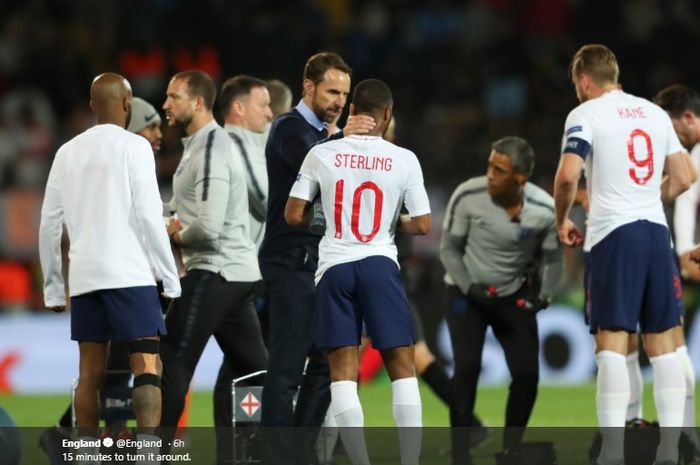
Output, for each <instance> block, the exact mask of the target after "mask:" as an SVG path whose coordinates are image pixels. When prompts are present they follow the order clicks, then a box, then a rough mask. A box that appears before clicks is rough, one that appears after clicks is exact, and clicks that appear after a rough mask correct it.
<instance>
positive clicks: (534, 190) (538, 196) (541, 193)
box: [525, 181, 554, 214]
mask: <svg viewBox="0 0 700 465" xmlns="http://www.w3.org/2000/svg"><path fill="white" fill-rule="evenodd" d="M525 199H526V201H527V202H528V203H529V204H531V205H535V206H537V207H540V208H543V209H545V210H547V211H549V212H550V213H552V214H553V213H554V198H553V197H552V196H551V195H550V194H549V192H547V191H546V190H544V189H542V188H541V187H540V186H538V185H536V184H533V183H531V182H529V181H528V182H527V183H526V184H525Z"/></svg>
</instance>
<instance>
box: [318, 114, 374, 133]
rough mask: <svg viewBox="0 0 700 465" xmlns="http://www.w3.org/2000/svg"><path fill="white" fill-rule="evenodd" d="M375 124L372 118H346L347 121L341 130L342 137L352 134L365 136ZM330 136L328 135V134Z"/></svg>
mask: <svg viewBox="0 0 700 465" xmlns="http://www.w3.org/2000/svg"><path fill="white" fill-rule="evenodd" d="M374 126H376V123H375V122H374V118H372V117H371V116H368V115H350V116H348V121H347V122H346V123H345V127H344V128H343V135H344V136H351V135H353V134H367V133H368V132H369V131H371V130H372V129H374ZM329 134H330V133H329Z"/></svg>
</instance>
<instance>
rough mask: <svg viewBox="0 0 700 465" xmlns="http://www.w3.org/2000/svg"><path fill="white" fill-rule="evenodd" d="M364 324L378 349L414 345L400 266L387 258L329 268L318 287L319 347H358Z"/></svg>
mask: <svg viewBox="0 0 700 465" xmlns="http://www.w3.org/2000/svg"><path fill="white" fill-rule="evenodd" d="M363 320H364V322H365V324H366V326H367V335H368V336H369V337H371V338H372V345H373V346H374V347H375V348H377V349H380V350H381V349H391V348H394V347H402V346H407V345H410V344H413V343H415V337H414V333H413V322H412V318H411V309H410V307H409V305H408V299H407V298H406V290H405V289H404V286H403V281H402V280H401V274H400V273H399V267H398V266H397V265H396V263H395V262H394V261H393V260H391V259H390V258H388V257H383V256H373V257H367V258H363V259H362V260H357V261H354V262H349V263H342V264H340V265H335V266H332V267H331V268H329V269H328V270H327V271H326V272H325V273H324V274H323V277H322V278H321V281H319V283H318V286H317V288H316V315H315V323H314V334H315V337H314V339H315V343H316V346H317V347H319V348H334V347H347V346H356V345H359V344H360V336H361V335H362V322H363Z"/></svg>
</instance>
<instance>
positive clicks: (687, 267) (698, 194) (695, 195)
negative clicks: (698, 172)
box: [673, 148, 700, 282]
mask: <svg viewBox="0 0 700 465" xmlns="http://www.w3.org/2000/svg"><path fill="white" fill-rule="evenodd" d="M696 150H700V148H698V149H695V150H693V152H692V153H691V154H696ZM696 160H697V158H696V159H694V160H693V161H696ZM693 166H694V167H696V166H695V163H693ZM696 168H697V167H696ZM698 184H700V183H698V182H697V181H696V182H694V183H693V185H692V186H690V189H688V190H687V191H685V192H683V193H682V194H681V195H679V196H678V198H676V202H675V204H674V208H673V231H674V233H675V238H674V239H675V240H674V243H675V246H676V253H677V254H678V256H679V263H678V265H679V267H680V272H681V275H682V276H683V278H685V279H689V280H692V281H695V282H700V267H698V266H697V265H695V264H694V263H692V261H691V259H690V251H691V250H693V249H694V248H695V224H696V220H697V206H698V203H700V185H698Z"/></svg>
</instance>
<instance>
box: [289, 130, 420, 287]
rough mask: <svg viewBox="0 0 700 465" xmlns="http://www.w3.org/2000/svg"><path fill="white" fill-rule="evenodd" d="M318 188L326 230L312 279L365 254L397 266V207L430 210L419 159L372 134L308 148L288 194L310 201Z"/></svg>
mask: <svg viewBox="0 0 700 465" xmlns="http://www.w3.org/2000/svg"><path fill="white" fill-rule="evenodd" d="M319 190H320V191H321V202H322V204H323V215H324V217H325V219H326V232H325V235H324V236H323V238H322V239H321V243H320V245H319V263H318V270H317V271H316V282H317V283H318V281H319V280H320V279H321V276H323V273H324V272H325V271H326V270H327V269H328V268H330V267H331V266H334V265H337V264H340V263H347V262H353V261H356V260H361V259H363V258H366V257H370V256H376V255H381V256H385V257H389V258H391V259H392V260H394V261H395V262H396V264H397V265H398V260H397V257H396V244H395V243H394V229H395V226H396V221H397V219H398V216H399V212H400V211H401V206H402V205H403V204H404V203H405V205H406V208H407V209H408V213H409V215H410V216H412V217H415V216H421V215H426V214H428V213H430V205H429V203H428V194H427V193H426V191H425V186H424V185H423V172H422V170H421V167H420V163H419V162H418V158H416V156H415V154H414V153H413V152H411V151H409V150H406V149H403V148H401V147H398V146H396V145H394V144H392V143H390V142H387V141H385V140H384V139H382V138H381V137H377V136H360V135H353V136H348V137H344V138H342V139H336V140H332V141H329V142H326V143H324V144H320V145H317V146H315V147H314V148H312V149H311V151H309V153H308V155H307V156H306V158H305V159H304V163H303V164H302V165H301V169H300V171H299V174H298V175H297V180H296V182H295V183H294V185H293V186H292V190H291V192H290V194H289V195H290V196H291V197H297V198H300V199H304V200H308V201H312V200H313V199H314V197H315V196H316V193H317V192H318V191H319Z"/></svg>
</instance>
